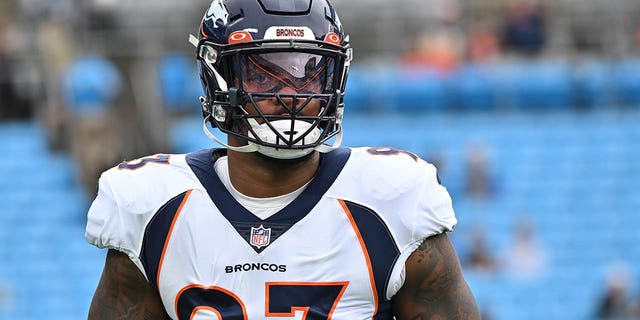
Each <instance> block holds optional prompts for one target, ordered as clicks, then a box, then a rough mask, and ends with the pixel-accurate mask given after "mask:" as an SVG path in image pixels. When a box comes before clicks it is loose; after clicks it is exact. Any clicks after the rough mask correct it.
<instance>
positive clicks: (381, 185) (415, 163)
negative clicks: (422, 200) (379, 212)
mask: <svg viewBox="0 0 640 320" xmlns="http://www.w3.org/2000/svg"><path fill="white" fill-rule="evenodd" d="M347 167H348V170H347V172H346V173H347V174H348V175H350V176H351V179H350V180H352V181H354V180H355V181H359V183H360V184H361V185H362V187H364V188H366V189H370V188H374V190H370V191H373V194H380V193H389V194H388V196H390V195H391V194H395V195H400V194H403V193H405V192H407V191H409V190H413V189H415V188H416V187H417V186H419V185H421V184H425V183H429V184H439V179H438V176H437V170H436V168H435V166H433V165H432V164H430V163H428V162H426V161H424V160H423V159H421V158H419V157H418V156H416V155H415V154H413V153H411V152H409V151H405V150H401V149H396V148H390V147H360V148H352V149H351V158H350V161H349V164H348V165H347ZM380 195H381V196H382V194H380Z"/></svg>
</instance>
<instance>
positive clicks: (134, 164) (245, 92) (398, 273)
mask: <svg viewBox="0 0 640 320" xmlns="http://www.w3.org/2000/svg"><path fill="white" fill-rule="evenodd" d="M198 34H199V35H198V36H197V37H196V36H192V37H191V42H192V43H193V44H194V45H195V46H196V56H197V60H198V64H199V70H200V77H201V80H202V84H203V87H204V91H205V93H206V94H205V96H204V97H202V98H201V102H202V110H203V114H204V121H203V124H204V129H205V132H206V133H207V135H209V136H210V137H211V138H212V139H213V140H216V141H217V142H218V143H220V144H222V145H223V148H217V149H208V150H202V151H196V152H192V153H188V154H181V155H179V154H176V155H164V154H158V155H155V156H151V157H145V158H141V159H138V160H135V161H131V162H123V163H121V164H120V165H118V166H117V167H114V168H112V169H110V170H108V171H107V172H105V173H103V174H102V176H101V178H100V181H99V191H98V195H97V197H96V199H95V200H94V202H93V204H92V206H91V208H90V210H89V214H88V223H87V228H86V238H87V240H88V241H89V242H90V243H91V244H93V245H95V246H98V247H100V248H108V249H109V250H108V253H107V259H106V263H105V267H104V270H103V274H102V278H101V280H100V282H99V284H98V288H97V290H96V292H95V295H94V297H93V301H92V303H91V307H90V314H89V319H182V320H186V319H223V320H246V319H307V320H311V319H348V320H353V319H359V320H364V319H394V318H395V319H479V314H478V309H477V306H476V302H475V300H474V297H473V295H472V293H471V291H470V290H469V287H468V285H467V283H466V281H465V279H464V278H463V275H462V273H461V270H460V265H459V262H458V258H457V255H456V253H455V251H454V249H453V247H452V245H451V243H450V241H449V239H448V237H447V234H446V233H447V232H448V231H451V230H452V229H453V228H454V226H455V225H456V223H457V221H456V218H455V214H454V211H453V209H452V204H451V198H450V196H449V194H448V193H447V191H446V189H445V188H444V187H443V186H441V185H440V183H439V181H438V179H437V175H436V169H435V167H434V166H433V165H431V164H429V163H427V162H425V161H423V160H421V159H419V158H418V157H416V156H415V155H413V154H411V153H409V152H405V151H401V150H396V149H393V148H369V147H362V148H344V147H340V142H341V137H342V129H341V124H342V117H343V110H344V108H345V106H344V104H343V98H344V88H345V83H346V81H347V74H348V72H349V64H350V62H351V59H352V54H351V48H350V46H349V38H348V36H347V35H346V34H345V32H344V30H343V28H342V25H341V23H340V19H339V18H338V16H337V14H336V12H335V11H334V8H333V7H332V6H331V5H330V4H329V2H327V0H214V1H213V3H212V4H211V6H210V7H209V10H208V11H207V12H206V14H205V16H204V18H203V20H202V23H201V26H200V29H199V30H198ZM372 89H373V88H372ZM209 127H215V128H217V129H219V130H221V131H222V132H224V133H226V135H227V141H220V140H219V139H218V138H216V137H215V136H214V135H212V134H211V133H210V131H209Z"/></svg>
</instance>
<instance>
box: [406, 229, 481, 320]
mask: <svg viewBox="0 0 640 320" xmlns="http://www.w3.org/2000/svg"><path fill="white" fill-rule="evenodd" d="M393 309H394V312H395V314H396V319H398V320H409V319H410V320H425V319H428V320H440V319H448V320H455V319H466V320H469V319H473V320H478V319H480V312H479V311H478V306H477V305H476V301H475V299H474V297H473V294H472V293H471V290H470V289H469V286H468V285H467V282H466V281H465V279H464V277H463V276H462V270H461V269H460V262H459V261H458V256H457V255H456V252H455V250H454V249H453V246H452V245H451V242H450V241H449V238H448V237H447V235H446V234H440V235H437V236H434V237H431V238H428V239H426V240H424V242H422V244H421V245H420V247H419V248H418V249H416V251H414V252H413V253H412V254H411V255H410V256H409V259H407V262H406V279H405V283H404V285H403V287H402V288H401V289H400V291H399V292H398V293H397V294H396V295H395V297H394V298H393Z"/></svg>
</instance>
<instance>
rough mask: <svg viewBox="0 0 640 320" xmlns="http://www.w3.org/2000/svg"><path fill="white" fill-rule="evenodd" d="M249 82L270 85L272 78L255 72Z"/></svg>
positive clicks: (250, 76)
mask: <svg viewBox="0 0 640 320" xmlns="http://www.w3.org/2000/svg"><path fill="white" fill-rule="evenodd" d="M248 80H249V81H250V82H251V83H253V84H257V85H263V84H268V83H270V82H271V77H269V76H268V75H266V74H264V73H262V72H253V73H252V74H251V75H249V79H248Z"/></svg>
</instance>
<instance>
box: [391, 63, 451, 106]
mask: <svg viewBox="0 0 640 320" xmlns="http://www.w3.org/2000/svg"><path fill="white" fill-rule="evenodd" d="M386 81H387V85H386V87H387V88H388V96H387V97H386V98H387V99H388V101H386V106H387V107H389V108H390V111H393V112H400V113H410V112H416V111H438V110H445V109H447V108H448V107H449V106H450V92H449V87H448V86H449V79H448V78H447V77H446V76H444V75H442V74H440V73H438V72H436V71H434V70H431V69H427V68H417V69H409V68H408V67H406V68H401V69H399V70H397V71H395V72H394V73H392V74H391V75H390V78H389V79H387V80H386Z"/></svg>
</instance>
